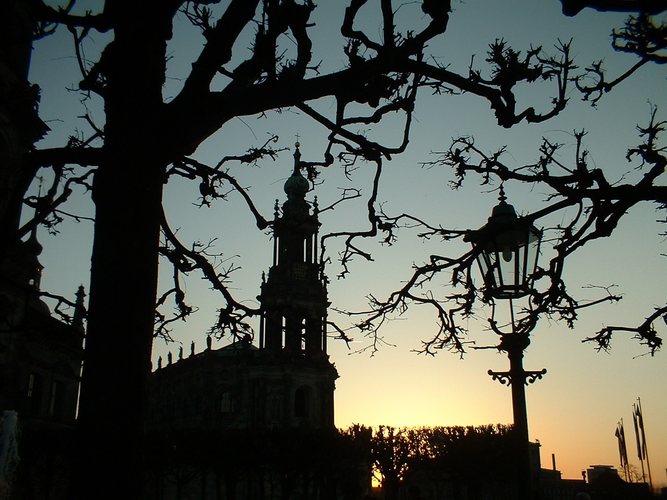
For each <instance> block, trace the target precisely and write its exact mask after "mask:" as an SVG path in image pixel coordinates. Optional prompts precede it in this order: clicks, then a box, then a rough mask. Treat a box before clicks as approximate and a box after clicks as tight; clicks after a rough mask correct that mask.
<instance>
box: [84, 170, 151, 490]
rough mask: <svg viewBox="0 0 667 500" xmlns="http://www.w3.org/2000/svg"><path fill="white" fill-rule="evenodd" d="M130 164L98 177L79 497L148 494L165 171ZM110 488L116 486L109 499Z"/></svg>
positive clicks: (85, 364)
mask: <svg viewBox="0 0 667 500" xmlns="http://www.w3.org/2000/svg"><path fill="white" fill-rule="evenodd" d="M157 174H158V172H156V171H155V169H153V168H150V166H149V165H147V164H145V163H144V164H138V163H135V161H130V159H129V158H128V163H127V164H126V165H114V166H113V167H109V168H108V169H103V170H101V171H100V172H99V173H98V176H97V179H96V180H95V203H96V224H95V241H94V247H93V256H92V269H91V283H90V303H89V311H90V317H89V320H88V335H87V338H86V352H85V359H84V368H83V380H82V386H81V402H80V407H79V431H80V434H79V435H80V438H81V454H82V455H81V459H82V461H81V467H82V469H81V470H80V473H81V474H80V478H81V480H82V486H83V489H82V490H81V492H82V495H81V498H124V499H132V498H142V496H141V485H142V482H143V471H144V469H145V467H144V464H143V455H142V450H143V416H144V404H145V392H146V382H147V377H148V375H149V373H150V354H151V346H152V336H153V311H154V308H155V296H156V286H157V268H158V266H157V247H158V237H159V221H160V210H161V191H162V182H161V176H160V175H157ZM110 489H111V490H114V489H115V490H116V491H114V492H113V494H111V495H110V496H108V497H107V496H106V494H107V493H111V491H110Z"/></svg>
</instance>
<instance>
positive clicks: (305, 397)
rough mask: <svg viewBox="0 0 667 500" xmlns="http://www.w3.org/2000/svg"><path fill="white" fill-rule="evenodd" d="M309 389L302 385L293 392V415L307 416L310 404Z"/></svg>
mask: <svg viewBox="0 0 667 500" xmlns="http://www.w3.org/2000/svg"><path fill="white" fill-rule="evenodd" d="M311 399H312V397H311V390H310V387H308V386H307V385H302V386H301V387H299V388H298V389H297V390H296V391H295V392H294V416H295V417H299V418H304V419H305V418H308V415H309V413H310V405H311Z"/></svg>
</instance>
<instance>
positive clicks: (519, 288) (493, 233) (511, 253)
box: [469, 186, 542, 299]
mask: <svg viewBox="0 0 667 500" xmlns="http://www.w3.org/2000/svg"><path fill="white" fill-rule="evenodd" d="M499 200H500V202H499V203H498V205H496V206H495V207H494V208H493V212H492V213H491V217H489V220H488V222H487V223H486V224H485V225H484V226H483V227H482V228H481V229H479V230H477V231H475V232H474V233H472V234H471V235H470V236H469V240H470V241H471V242H472V245H473V247H474V248H475V249H476V250H479V254H478V256H477V262H478V264H479V268H480V270H481V272H482V277H483V279H484V285H485V287H486V291H487V293H488V294H489V295H491V297H493V298H496V299H517V298H520V297H523V296H525V295H528V294H529V293H530V291H531V289H532V278H533V275H534V273H535V268H536V267H537V258H538V255H539V252H540V243H541V241H542V231H540V230H539V229H537V228H536V227H535V226H533V225H532V224H531V223H530V222H528V221H524V220H522V219H520V218H519V217H518V216H517V215H516V211H515V210H514V207H513V206H512V205H510V204H509V203H507V201H506V200H507V198H506V197H505V192H504V191H503V188H502V186H501V188H500V197H499Z"/></svg>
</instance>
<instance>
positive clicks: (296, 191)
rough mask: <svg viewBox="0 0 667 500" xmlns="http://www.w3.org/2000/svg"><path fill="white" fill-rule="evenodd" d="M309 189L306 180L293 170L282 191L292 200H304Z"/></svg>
mask: <svg viewBox="0 0 667 500" xmlns="http://www.w3.org/2000/svg"><path fill="white" fill-rule="evenodd" d="M309 188H310V184H309V183H308V180H307V179H306V178H305V177H304V176H303V175H301V172H299V171H298V170H295V171H294V172H293V173H292V175H290V177H289V179H287V181H286V182H285V188H284V189H285V194H286V195H287V197H288V198H289V199H290V200H292V199H295V198H304V197H305V196H306V193H307V192H308V189H309Z"/></svg>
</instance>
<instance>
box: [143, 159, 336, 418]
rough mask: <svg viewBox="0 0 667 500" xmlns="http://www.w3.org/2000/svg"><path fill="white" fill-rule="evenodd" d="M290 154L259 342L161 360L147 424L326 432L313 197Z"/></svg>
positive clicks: (330, 372)
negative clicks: (290, 165)
mask: <svg viewBox="0 0 667 500" xmlns="http://www.w3.org/2000/svg"><path fill="white" fill-rule="evenodd" d="M299 161H300V152H299V149H298V147H297V149H296V151H295V154H294V171H293V172H292V175H291V176H290V177H289V178H288V179H287V181H286V182H285V188H284V189H285V193H286V194H287V200H286V201H285V202H284V203H283V205H282V210H280V209H279V207H278V203H277V201H276V211H275V219H274V221H273V265H272V266H271V268H270V269H269V272H268V277H266V276H263V277H262V285H261V293H260V295H259V296H258V299H259V301H260V304H261V310H262V314H261V318H260V326H259V339H258V343H257V345H255V344H253V343H252V342H251V340H250V339H249V338H247V339H239V340H237V341H235V342H233V343H231V344H229V345H227V346H225V347H222V348H220V349H212V347H211V339H210V338H209V339H208V342H207V344H208V345H207V348H206V350H204V351H203V352H199V353H195V352H194V350H195V348H194V344H193V345H192V346H191V350H190V353H189V355H188V356H187V357H184V356H183V351H182V349H181V350H180V351H179V355H178V359H177V360H173V359H168V360H167V363H166V364H165V365H164V366H163V365H162V363H161V362H160V363H159V366H158V369H157V370H156V371H155V372H154V373H153V374H152V377H151V386H150V387H151V389H150V401H151V404H150V405H149V407H150V408H151V411H150V415H149V426H150V427H152V428H154V429H157V430H159V429H180V430H187V429H198V430H204V429H208V430H226V429H333V428H334V404H333V393H334V382H335V380H336V378H337V377H338V374H337V372H336V368H335V367H334V365H333V364H332V363H331V362H330V361H329V358H328V356H327V352H326V349H327V342H326V314H327V306H328V301H327V290H326V278H325V276H324V273H323V266H322V265H321V264H320V263H319V262H318V258H317V238H318V229H319V226H320V223H319V221H318V213H317V204H316V202H314V203H313V204H312V209H311V204H310V203H309V202H308V201H306V199H305V197H306V194H307V192H308V190H309V182H308V180H307V179H305V178H304V177H303V175H302V174H301V172H300V168H299Z"/></svg>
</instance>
